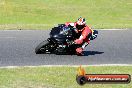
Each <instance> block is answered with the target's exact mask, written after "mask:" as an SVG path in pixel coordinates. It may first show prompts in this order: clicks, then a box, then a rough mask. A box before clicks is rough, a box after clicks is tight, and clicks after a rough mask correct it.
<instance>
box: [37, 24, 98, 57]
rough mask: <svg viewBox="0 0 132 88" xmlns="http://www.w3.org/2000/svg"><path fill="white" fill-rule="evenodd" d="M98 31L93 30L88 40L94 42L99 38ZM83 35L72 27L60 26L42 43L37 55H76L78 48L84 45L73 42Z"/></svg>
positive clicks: (53, 29)
mask: <svg viewBox="0 0 132 88" xmlns="http://www.w3.org/2000/svg"><path fill="white" fill-rule="evenodd" d="M97 34H98V31H97V30H93V32H92V34H89V35H88V37H87V38H89V39H90V40H93V39H95V38H96V37H97ZM80 35H81V34H79V33H76V32H75V31H74V28H73V27H72V26H66V25H65V24H59V25H58V26H57V27H54V28H52V30H51V32H50V38H48V39H47V40H45V41H43V42H41V43H40V44H39V45H38V46H37V47H36V48H35V53H36V54H46V53H54V54H71V55H72V54H76V48H78V47H81V46H82V45H78V44H75V43H74V42H73V41H74V40H75V39H77V38H79V36H80Z"/></svg>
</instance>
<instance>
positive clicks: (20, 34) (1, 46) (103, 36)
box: [0, 30, 132, 66]
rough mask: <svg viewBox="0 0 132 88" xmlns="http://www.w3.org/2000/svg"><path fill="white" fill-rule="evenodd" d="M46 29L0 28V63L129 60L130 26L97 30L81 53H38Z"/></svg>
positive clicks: (131, 48)
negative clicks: (97, 33)
mask: <svg viewBox="0 0 132 88" xmlns="http://www.w3.org/2000/svg"><path fill="white" fill-rule="evenodd" d="M49 32H50V31H49V30H10V31H9V30H2V31H0V66H27V65H28V66H38V65H95V64H96V65H99V64H132V30H99V35H98V38H97V39H95V40H93V41H91V43H90V45H89V46H88V47H87V48H86V49H85V52H84V53H85V55H84V56H76V55H54V54H39V55H36V54H35V52H34V49H35V47H36V46H37V45H38V44H39V43H40V42H42V41H43V40H45V39H47V38H48V37H49Z"/></svg>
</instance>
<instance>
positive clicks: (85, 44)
mask: <svg viewBox="0 0 132 88" xmlns="http://www.w3.org/2000/svg"><path fill="white" fill-rule="evenodd" d="M88 44H89V42H85V43H84V44H83V45H82V47H79V48H77V49H76V52H77V55H78V56H82V55H84V54H83V50H84V48H85V47H86V46H87V45H88Z"/></svg>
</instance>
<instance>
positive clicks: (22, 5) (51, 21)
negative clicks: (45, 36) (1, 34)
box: [0, 0, 132, 29]
mask: <svg viewBox="0 0 132 88" xmlns="http://www.w3.org/2000/svg"><path fill="white" fill-rule="evenodd" d="M79 16H82V17H85V18H86V19H87V24H88V25H89V26H90V27H93V28H132V17H131V16H132V0H0V29H49V28H52V27H53V26H54V25H56V24H58V23H64V22H67V21H71V22H74V21H76V20H77V18H78V17H79Z"/></svg>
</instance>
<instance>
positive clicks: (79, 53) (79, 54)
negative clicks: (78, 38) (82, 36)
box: [76, 47, 83, 56]
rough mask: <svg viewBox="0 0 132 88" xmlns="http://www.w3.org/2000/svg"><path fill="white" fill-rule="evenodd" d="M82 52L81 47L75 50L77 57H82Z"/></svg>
mask: <svg viewBox="0 0 132 88" xmlns="http://www.w3.org/2000/svg"><path fill="white" fill-rule="evenodd" d="M82 51H83V48H82V47H79V48H77V49H76V53H77V55H78V56H82V55H83V53H82Z"/></svg>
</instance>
